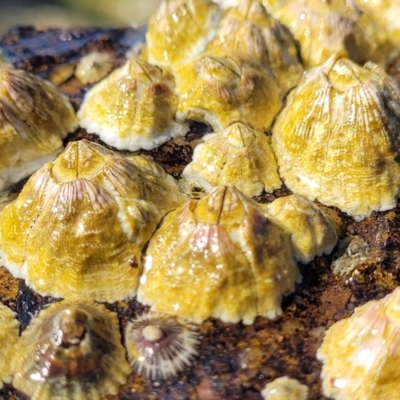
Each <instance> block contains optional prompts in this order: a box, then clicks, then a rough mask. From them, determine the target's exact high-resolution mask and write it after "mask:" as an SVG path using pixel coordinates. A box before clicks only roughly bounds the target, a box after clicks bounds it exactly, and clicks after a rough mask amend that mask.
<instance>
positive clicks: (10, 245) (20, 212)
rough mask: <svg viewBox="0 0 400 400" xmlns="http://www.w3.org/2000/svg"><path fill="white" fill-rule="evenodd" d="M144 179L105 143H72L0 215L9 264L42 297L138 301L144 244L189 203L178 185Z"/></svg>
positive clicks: (1, 250)
mask: <svg viewBox="0 0 400 400" xmlns="http://www.w3.org/2000/svg"><path fill="white" fill-rule="evenodd" d="M145 174H149V173H148V171H146V172H145V173H142V172H141V169H140V168H138V167H136V166H135V165H134V164H133V163H132V162H131V161H129V160H127V159H124V158H122V157H118V156H115V155H113V153H112V152H110V151H108V150H106V149H103V148H101V146H98V145H95V144H91V143H90V142H86V141H81V142H75V143H70V144H69V146H68V147H67V149H66V150H65V151H64V152H63V153H62V154H61V155H60V156H59V157H58V159H57V160H56V161H55V162H54V163H53V164H51V163H49V164H46V165H45V166H44V167H43V168H42V169H41V170H39V171H38V172H37V173H35V174H34V175H33V176H32V177H31V178H30V180H29V181H28V182H27V184H26V185H25V187H24V189H23V190H22V192H21V194H20V196H19V197H18V199H17V200H16V201H14V202H13V203H12V204H10V205H9V206H6V207H5V208H4V209H3V211H2V212H1V213H0V255H1V256H2V261H3V262H4V265H5V267H7V268H8V269H9V270H10V271H11V272H12V273H13V274H14V275H15V276H17V277H21V278H24V279H25V280H26V282H27V284H28V285H29V286H31V287H32V288H33V289H34V290H35V291H37V292H38V293H40V294H43V295H51V296H53V297H64V298H67V299H69V300H76V301H81V300H93V299H95V300H98V301H116V300H120V299H123V298H126V297H128V296H133V295H134V294H135V293H136V289H137V284H138V277H139V276H140V273H141V267H142V263H141V250H142V248H143V246H144V245H145V244H146V242H147V241H148V240H149V238H150V236H151V235H152V233H153V231H154V229H155V228H156V226H157V224H158V223H159V221H160V219H161V218H162V216H163V215H164V214H165V213H166V212H167V211H170V210H171V209H173V208H175V207H177V206H178V205H179V204H181V203H182V202H183V201H184V199H185V197H184V196H183V195H180V194H178V193H179V188H178V186H177V185H176V184H175V187H172V185H171V182H169V181H168V180H166V182H165V183H163V182H162V179H160V178H159V177H155V179H154V181H150V180H147V179H146V175H145ZM171 179H172V178H171ZM157 185H159V187H157ZM169 195H170V196H169Z"/></svg>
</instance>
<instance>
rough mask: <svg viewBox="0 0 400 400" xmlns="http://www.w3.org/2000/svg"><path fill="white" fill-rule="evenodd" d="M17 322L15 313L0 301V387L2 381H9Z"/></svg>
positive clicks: (17, 328)
mask: <svg viewBox="0 0 400 400" xmlns="http://www.w3.org/2000/svg"><path fill="white" fill-rule="evenodd" d="M18 335H19V323H18V321H17V319H16V318H15V313H14V312H13V311H11V310H10V309H9V308H8V307H7V306H5V305H3V304H1V303H0V389H2V388H3V386H4V385H3V383H11V368H10V360H12V358H13V355H14V352H15V350H16V344H17V341H18Z"/></svg>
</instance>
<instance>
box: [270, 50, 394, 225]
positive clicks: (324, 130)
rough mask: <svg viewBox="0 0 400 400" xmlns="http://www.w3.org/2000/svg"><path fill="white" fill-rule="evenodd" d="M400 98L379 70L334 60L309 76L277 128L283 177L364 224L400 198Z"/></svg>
mask: <svg viewBox="0 0 400 400" xmlns="http://www.w3.org/2000/svg"><path fill="white" fill-rule="evenodd" d="M399 129H400V92H399V89H398V88H397V87H396V84H395V82H393V81H392V80H391V79H390V78H389V77H388V76H387V75H386V74H385V73H384V72H383V71H382V70H381V69H380V68H379V67H377V66H376V65H374V64H372V63H367V64H366V65H365V67H364V68H363V67H360V66H358V65H356V64H355V63H353V62H352V61H349V60H348V59H346V58H343V57H341V56H340V55H339V56H334V57H332V58H330V59H329V60H328V61H327V62H326V63H325V64H324V65H322V66H320V67H316V68H313V69H311V70H309V71H307V72H306V73H305V75H304V77H303V79H302V81H301V83H300V84H299V86H298V87H297V88H296V89H295V90H294V91H293V92H291V93H290V95H289V96H288V101H287V103H286V106H285V108H284V109H283V110H282V112H281V113H280V114H279V116H278V118H277V120H276V123H275V125H274V128H273V134H272V146H273V148H274V150H275V155H276V157H277V160H278V165H279V173H280V176H281V178H282V179H283V181H284V182H285V184H286V185H287V187H288V188H289V189H290V190H292V191H293V192H295V193H299V194H303V195H305V196H307V197H308V198H310V199H315V198H317V199H318V200H319V201H320V202H321V203H323V204H326V205H330V206H336V207H339V208H340V209H341V210H342V211H345V212H347V213H348V214H350V215H352V216H354V217H355V218H356V219H362V218H364V217H366V216H368V215H369V214H370V213H371V212H372V211H374V210H377V211H382V210H387V209H390V208H392V207H394V206H395V204H396V201H395V199H396V196H397V195H398V194H399V192H400V162H399V161H400V160H399V146H400V143H399V142H400V139H399V133H398V132H399Z"/></svg>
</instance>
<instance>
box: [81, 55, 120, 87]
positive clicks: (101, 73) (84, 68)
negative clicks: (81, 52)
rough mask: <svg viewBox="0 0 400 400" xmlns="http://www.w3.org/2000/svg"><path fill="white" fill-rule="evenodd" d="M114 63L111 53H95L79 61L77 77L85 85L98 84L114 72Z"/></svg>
mask: <svg viewBox="0 0 400 400" xmlns="http://www.w3.org/2000/svg"><path fill="white" fill-rule="evenodd" d="M112 67H113V62H112V57H111V55H110V54H109V53H100V52H98V51H93V52H92V53H89V54H87V55H86V56H84V57H82V58H81V59H80V60H79V63H78V65H77V66H76V69H75V76H76V77H77V78H78V79H79V81H80V82H81V83H82V84H84V85H87V84H90V83H96V82H98V81H99V80H100V79H103V78H104V77H105V76H107V75H108V73H109V72H110V71H111V70H112Z"/></svg>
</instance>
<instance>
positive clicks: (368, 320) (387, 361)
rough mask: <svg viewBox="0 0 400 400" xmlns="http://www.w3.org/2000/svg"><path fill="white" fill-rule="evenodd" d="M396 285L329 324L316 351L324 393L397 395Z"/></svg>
mask: <svg viewBox="0 0 400 400" xmlns="http://www.w3.org/2000/svg"><path fill="white" fill-rule="evenodd" d="M399 315H400V288H399V287H398V288H397V289H395V290H394V292H393V293H391V294H389V295H387V296H386V297H384V298H383V299H381V300H374V301H370V302H368V303H366V304H364V305H363V306H361V307H358V308H356V309H355V310H354V313H353V315H352V316H351V317H350V318H346V319H343V320H341V321H339V322H336V323H335V324H334V325H332V326H331V327H330V328H329V329H328V331H327V332H326V334H325V337H324V341H323V343H322V345H321V347H320V348H319V349H318V351H317V358H318V359H319V360H320V361H321V362H322V363H323V367H322V372H321V377H322V389H323V392H324V395H325V396H328V397H329V398H332V399H336V400H376V399H393V400H394V399H397V398H398V383H399V380H400V370H399V367H398V366H399V362H400V318H399Z"/></svg>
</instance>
